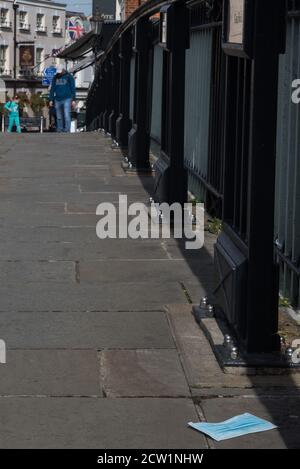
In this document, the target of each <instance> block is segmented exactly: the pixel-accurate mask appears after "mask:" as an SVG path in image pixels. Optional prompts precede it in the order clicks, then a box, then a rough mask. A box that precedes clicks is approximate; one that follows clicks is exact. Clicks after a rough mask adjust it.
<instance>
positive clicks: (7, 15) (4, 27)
mask: <svg viewBox="0 0 300 469" xmlns="http://www.w3.org/2000/svg"><path fill="white" fill-rule="evenodd" d="M65 23H66V5H65V4H62V3H58V2H55V1H52V0H17V1H16V0H6V1H2V0H0V78H2V80H4V81H5V83H6V87H7V89H8V93H9V94H11V91H12V90H13V92H18V91H29V92H30V91H33V90H34V91H35V92H36V91H43V90H45V87H43V86H42V79H41V77H42V72H43V70H44V69H45V68H46V67H49V66H51V65H56V64H57V63H59V59H57V58H56V57H55V53H56V51H57V52H58V51H59V50H60V49H62V48H63V47H64V45H65V34H66V33H65Z"/></svg>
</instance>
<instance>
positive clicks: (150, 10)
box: [105, 0, 188, 55]
mask: <svg viewBox="0 0 300 469" xmlns="http://www.w3.org/2000/svg"><path fill="white" fill-rule="evenodd" d="M187 2H188V0H148V1H147V2H145V3H143V4H142V5H141V6H140V7H138V8H137V9H136V10H135V11H134V12H133V13H132V14H131V15H130V16H129V17H128V18H127V20H126V21H124V23H122V24H121V26H120V27H119V28H118V29H117V30H116V32H115V34H114V35H113V36H112V38H111V40H110V41H109V43H108V45H107V47H106V49H105V55H107V54H108V53H109V52H110V51H111V49H112V48H113V47H114V45H115V44H116V42H117V41H118V40H119V38H120V36H121V35H122V34H123V33H124V32H125V31H127V29H129V28H131V27H132V26H133V25H134V24H135V22H136V21H138V20H140V19H142V18H144V17H147V16H151V15H153V14H155V13H157V12H158V11H159V10H160V8H161V7H162V6H164V5H166V4H172V3H187Z"/></svg>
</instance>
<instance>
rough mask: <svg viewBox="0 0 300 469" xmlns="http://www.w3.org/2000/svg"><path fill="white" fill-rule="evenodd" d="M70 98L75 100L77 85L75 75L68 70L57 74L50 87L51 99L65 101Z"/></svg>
mask: <svg viewBox="0 0 300 469" xmlns="http://www.w3.org/2000/svg"><path fill="white" fill-rule="evenodd" d="M70 98H71V99H72V100H73V101H75V99H76V86H75V80H74V77H73V75H71V74H70V73H68V72H66V73H64V74H59V75H55V77H54V78H53V81H52V85H51V89H50V95H49V99H50V101H55V100H56V101H64V100H65V99H70Z"/></svg>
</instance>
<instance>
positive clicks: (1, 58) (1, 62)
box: [0, 45, 9, 75]
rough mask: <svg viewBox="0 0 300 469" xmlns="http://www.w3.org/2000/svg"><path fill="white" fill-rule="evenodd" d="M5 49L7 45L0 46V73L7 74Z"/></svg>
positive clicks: (6, 49)
mask: <svg viewBox="0 0 300 469" xmlns="http://www.w3.org/2000/svg"><path fill="white" fill-rule="evenodd" d="M7 51H8V46H3V45H1V46H0V75H9V70H8V67H7Z"/></svg>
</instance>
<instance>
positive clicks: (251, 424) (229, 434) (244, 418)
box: [188, 413, 277, 441]
mask: <svg viewBox="0 0 300 469" xmlns="http://www.w3.org/2000/svg"><path fill="white" fill-rule="evenodd" d="M188 425H189V426H190V427H192V428H194V429H195V430H198V431H199V432H202V433H205V434H206V435H208V436H210V437H211V438H213V439H214V440H216V441H222V440H228V439H230V438H237V437H239V436H243V435H249V434H250V433H257V432H265V431H267V430H273V429H274V428H277V427H276V425H273V424H272V423H270V422H268V421H267V420H263V419H260V418H258V417H256V416H255V415H252V414H248V413H246V414H242V415H237V416H236V417H233V418H231V419H229V420H225V422H220V423H192V422H190V423H189V424H188Z"/></svg>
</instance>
